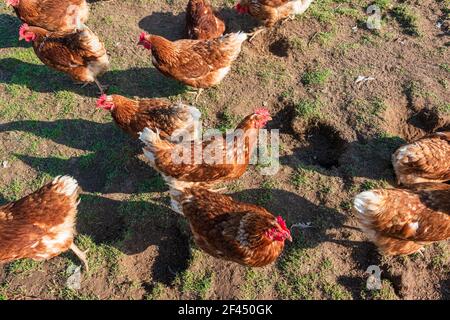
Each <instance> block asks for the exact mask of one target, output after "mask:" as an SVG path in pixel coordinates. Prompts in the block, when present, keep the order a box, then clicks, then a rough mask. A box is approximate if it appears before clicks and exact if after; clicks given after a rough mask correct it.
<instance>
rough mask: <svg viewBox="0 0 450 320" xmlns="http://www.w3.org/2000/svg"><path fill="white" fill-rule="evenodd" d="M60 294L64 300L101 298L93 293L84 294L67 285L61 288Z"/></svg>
mask: <svg viewBox="0 0 450 320" xmlns="http://www.w3.org/2000/svg"><path fill="white" fill-rule="evenodd" d="M58 295H59V297H60V298H61V299H63V300H99V298H98V297H97V296H96V295H94V294H93V293H90V294H83V293H80V292H78V291H76V290H73V289H70V288H67V287H64V288H61V289H59V293H58Z"/></svg>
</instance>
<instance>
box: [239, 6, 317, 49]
mask: <svg viewBox="0 0 450 320" xmlns="http://www.w3.org/2000/svg"><path fill="white" fill-rule="evenodd" d="M312 2H313V0H293V1H291V0H240V2H239V3H238V4H237V5H236V6H235V8H236V11H238V12H239V13H240V14H245V13H248V14H250V15H251V16H253V17H255V18H256V19H258V20H260V21H261V22H262V23H263V24H264V26H265V27H266V28H272V27H273V26H274V25H275V24H276V23H277V22H278V21H281V20H284V19H286V18H292V17H294V16H295V15H299V14H302V13H304V12H305V11H306V10H307V9H308V8H309V6H310V5H311V3H312ZM263 30H264V29H259V30H257V31H255V32H254V33H253V35H252V39H253V38H254V37H255V36H256V35H257V34H258V33H260V32H261V31H263ZM252 39H251V40H252Z"/></svg>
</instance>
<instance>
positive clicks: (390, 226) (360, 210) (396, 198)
mask: <svg viewBox="0 0 450 320" xmlns="http://www.w3.org/2000/svg"><path fill="white" fill-rule="evenodd" d="M354 208H355V211H356V213H357V216H358V220H359V222H360V226H361V229H362V230H363V231H364V232H365V233H366V235H367V237H368V238H369V239H370V240H371V241H372V242H374V243H375V244H376V245H377V246H378V248H379V250H380V251H381V252H382V253H383V254H386V255H408V254H412V253H415V252H417V251H419V250H422V248H423V246H424V245H426V244H429V243H432V242H435V241H441V240H446V239H448V238H449V237H450V185H448V184H441V183H423V184H416V185H414V186H412V188H411V189H409V190H406V189H404V190H403V189H379V190H372V191H365V192H363V193H360V194H359V195H358V196H356V199H355V201H354Z"/></svg>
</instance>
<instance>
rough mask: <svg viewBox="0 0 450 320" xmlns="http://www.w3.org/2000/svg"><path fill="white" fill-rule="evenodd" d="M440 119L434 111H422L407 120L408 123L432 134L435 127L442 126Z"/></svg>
mask: <svg viewBox="0 0 450 320" xmlns="http://www.w3.org/2000/svg"><path fill="white" fill-rule="evenodd" d="M441 121H442V119H441V118H440V117H439V114H438V112H437V111H436V110H434V109H422V110H420V111H419V112H417V113H416V114H415V115H413V116H412V117H411V118H409V120H408V123H409V124H411V125H413V126H414V127H416V128H419V129H422V130H424V131H426V132H433V131H434V130H435V129H436V128H437V127H439V126H440V125H443V123H441Z"/></svg>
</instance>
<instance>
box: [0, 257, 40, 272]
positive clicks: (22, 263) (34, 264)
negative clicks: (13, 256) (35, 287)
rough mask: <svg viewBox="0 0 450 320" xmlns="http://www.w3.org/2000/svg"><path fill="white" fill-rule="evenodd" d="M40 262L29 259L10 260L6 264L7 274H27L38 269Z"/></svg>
mask: <svg viewBox="0 0 450 320" xmlns="http://www.w3.org/2000/svg"><path fill="white" fill-rule="evenodd" d="M41 267H42V262H40V261H34V260H31V259H19V260H16V261H13V262H11V263H10V264H8V266H7V270H8V273H9V274H20V275H28V274H30V273H32V272H34V271H38V270H40V268H41Z"/></svg>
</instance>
